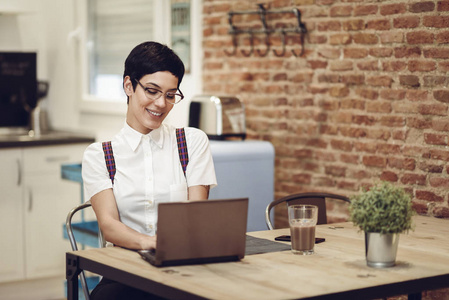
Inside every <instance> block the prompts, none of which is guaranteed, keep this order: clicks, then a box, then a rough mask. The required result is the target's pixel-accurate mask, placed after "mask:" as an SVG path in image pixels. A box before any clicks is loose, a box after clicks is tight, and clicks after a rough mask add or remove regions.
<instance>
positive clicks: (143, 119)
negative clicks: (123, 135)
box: [124, 71, 178, 134]
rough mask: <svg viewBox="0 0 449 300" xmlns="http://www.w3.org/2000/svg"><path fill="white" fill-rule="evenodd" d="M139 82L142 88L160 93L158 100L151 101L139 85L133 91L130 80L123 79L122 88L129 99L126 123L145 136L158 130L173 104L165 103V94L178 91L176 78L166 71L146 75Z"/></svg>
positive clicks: (127, 78) (127, 77)
mask: <svg viewBox="0 0 449 300" xmlns="http://www.w3.org/2000/svg"><path fill="white" fill-rule="evenodd" d="M139 82H140V83H141V84H142V85H143V86H144V87H148V88H152V89H158V90H160V91H161V92H162V95H161V97H160V98H159V99H157V100H151V99H149V98H148V97H147V96H146V95H145V90H144V89H143V88H142V86H141V85H140V84H137V85H136V89H135V90H133V87H132V82H131V78H129V76H126V77H125V80H124V88H125V92H126V94H127V95H128V97H129V103H128V112H127V114H126V121H127V123H128V125H129V126H131V127H132V128H133V129H135V130H137V131H139V132H140V133H142V134H147V133H149V132H150V131H152V130H153V129H157V128H159V126H161V124H162V121H164V119H165V117H167V115H168V113H169V112H170V111H171V110H172V108H173V104H170V103H168V102H166V101H165V94H166V93H167V92H173V93H174V92H176V91H177V90H178V78H176V77H175V76H174V75H173V74H172V73H170V72H168V71H162V72H156V73H153V74H147V75H145V76H143V77H142V78H141V79H140V80H139Z"/></svg>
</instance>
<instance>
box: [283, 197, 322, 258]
mask: <svg viewBox="0 0 449 300" xmlns="http://www.w3.org/2000/svg"><path fill="white" fill-rule="evenodd" d="M317 216H318V207H317V206H315V205H291V206H289V208H288V217H289V223H290V235H291V242H292V248H291V249H292V252H293V253H294V254H302V255H310V254H313V253H314V247H315V226H316V223H317Z"/></svg>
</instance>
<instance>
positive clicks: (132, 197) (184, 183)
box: [82, 123, 217, 235]
mask: <svg viewBox="0 0 449 300" xmlns="http://www.w3.org/2000/svg"><path fill="white" fill-rule="evenodd" d="M185 134H186V141H187V149H188V155H189V164H188V166H187V170H186V176H184V173H183V171H182V166H181V163H180V160H179V154H178V146H177V140H176V132H175V127H173V126H169V125H166V124H163V125H161V127H159V128H158V129H155V130H152V131H151V132H150V133H149V134H146V135H144V134H141V133H139V132H138V131H136V130H134V129H133V128H131V127H130V126H129V125H128V124H126V123H125V126H124V127H123V128H122V130H121V131H120V132H119V133H118V134H117V135H116V136H115V137H114V139H112V141H111V142H112V149H113V153H114V158H115V165H116V174H115V178H114V184H112V182H111V179H110V178H109V173H108V170H107V167H106V162H105V158H104V153H103V148H102V144H101V142H97V143H93V144H91V145H90V146H89V147H87V149H86V150H85V152H84V157H83V163H82V177H83V183H84V197H85V200H86V201H87V200H89V199H90V198H91V197H92V196H94V195H95V194H97V193H99V192H101V191H103V190H105V189H109V188H113V192H114V196H115V200H116V202H117V207H118V211H119V215H120V220H121V221H122V222H123V223H124V224H125V225H127V226H129V227H131V228H133V229H134V230H136V231H138V232H141V233H145V234H148V235H154V234H155V233H156V224H157V205H158V203H161V202H169V201H186V200H187V187H190V186H195V185H210V186H211V188H212V187H214V186H216V184H217V180H216V177H215V169H214V164H213V161H212V155H211V153H210V149H209V140H208V138H207V136H206V134H205V133H204V132H202V131H201V130H199V129H197V128H191V127H186V128H185Z"/></svg>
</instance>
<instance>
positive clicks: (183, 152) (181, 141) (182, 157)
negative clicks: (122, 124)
mask: <svg viewBox="0 0 449 300" xmlns="http://www.w3.org/2000/svg"><path fill="white" fill-rule="evenodd" d="M176 140H177V142H178V153H179V161H180V162H181V166H182V171H183V172H184V176H186V170H187V165H188V164H189V153H188V151H187V142H186V134H185V131H184V128H176ZM102 145H103V152H104V160H105V161H106V167H107V168H108V172H109V178H111V181H112V184H114V176H115V171H116V169H115V159H114V152H113V151H112V145H111V142H110V141H109V142H103V143H102Z"/></svg>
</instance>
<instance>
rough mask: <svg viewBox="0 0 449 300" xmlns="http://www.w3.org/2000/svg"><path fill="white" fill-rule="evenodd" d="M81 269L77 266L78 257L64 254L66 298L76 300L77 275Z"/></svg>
mask: <svg viewBox="0 0 449 300" xmlns="http://www.w3.org/2000/svg"><path fill="white" fill-rule="evenodd" d="M80 272H81V269H80V268H79V267H78V259H77V258H76V257H75V256H74V255H71V254H70V253H67V254H66V279H67V299H68V300H75V299H76V300H78V275H79V273H80Z"/></svg>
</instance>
